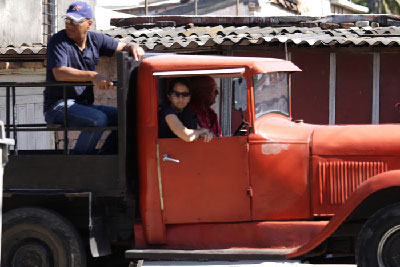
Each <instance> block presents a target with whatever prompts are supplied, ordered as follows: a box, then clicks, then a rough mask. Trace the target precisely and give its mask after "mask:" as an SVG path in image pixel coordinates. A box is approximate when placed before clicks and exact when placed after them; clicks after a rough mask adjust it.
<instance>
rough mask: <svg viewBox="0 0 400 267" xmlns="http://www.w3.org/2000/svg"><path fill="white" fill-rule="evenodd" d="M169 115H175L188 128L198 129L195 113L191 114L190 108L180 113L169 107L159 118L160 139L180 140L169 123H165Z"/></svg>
mask: <svg viewBox="0 0 400 267" xmlns="http://www.w3.org/2000/svg"><path fill="white" fill-rule="evenodd" d="M169 114H175V115H176V116H177V117H178V118H179V120H180V121H181V122H182V124H183V125H185V127H186V128H188V129H197V119H196V115H195V114H194V113H193V112H191V111H190V110H189V109H188V108H184V109H183V110H182V112H179V113H178V112H177V111H176V110H175V109H173V108H172V107H171V106H169V105H167V106H165V107H164V108H163V109H162V110H161V111H160V113H159V116H158V121H159V123H158V124H159V128H158V136H159V137H160V138H178V136H176V135H175V134H174V133H173V132H172V131H171V129H170V128H169V126H168V124H167V122H166V121H165V117H166V116H167V115H169Z"/></svg>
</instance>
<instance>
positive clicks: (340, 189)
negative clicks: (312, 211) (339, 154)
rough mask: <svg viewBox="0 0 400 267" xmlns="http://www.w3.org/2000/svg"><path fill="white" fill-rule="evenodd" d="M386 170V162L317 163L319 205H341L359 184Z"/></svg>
mask: <svg viewBox="0 0 400 267" xmlns="http://www.w3.org/2000/svg"><path fill="white" fill-rule="evenodd" d="M387 170H388V167H387V163H386V162H365V161H363V162H357V161H331V162H319V163H318V174H319V204H320V205H321V206H325V205H340V204H343V203H344V202H345V201H346V200H347V199H348V197H349V196H350V194H351V193H353V192H354V191H355V190H356V189H357V188H358V187H359V186H360V185H361V183H363V182H364V181H366V180H367V179H369V178H370V177H373V176H375V175H377V174H380V173H382V172H386V171H387Z"/></svg>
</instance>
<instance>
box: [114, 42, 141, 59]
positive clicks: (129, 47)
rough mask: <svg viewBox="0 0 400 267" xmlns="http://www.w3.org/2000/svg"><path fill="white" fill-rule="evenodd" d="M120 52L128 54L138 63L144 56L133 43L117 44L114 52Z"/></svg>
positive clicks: (139, 48)
mask: <svg viewBox="0 0 400 267" xmlns="http://www.w3.org/2000/svg"><path fill="white" fill-rule="evenodd" d="M120 51H126V52H128V53H129V54H130V55H132V56H133V58H134V59H135V60H136V61H139V60H140V59H141V58H142V57H143V56H144V50H143V48H141V47H140V46H138V45H137V44H134V43H128V44H126V43H122V42H119V43H118V47H117V49H116V51H115V52H120Z"/></svg>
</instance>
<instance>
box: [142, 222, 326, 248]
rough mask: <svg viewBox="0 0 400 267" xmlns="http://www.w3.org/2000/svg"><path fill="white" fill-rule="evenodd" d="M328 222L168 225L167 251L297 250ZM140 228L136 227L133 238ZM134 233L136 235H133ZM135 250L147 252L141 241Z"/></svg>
mask: <svg viewBox="0 0 400 267" xmlns="http://www.w3.org/2000/svg"><path fill="white" fill-rule="evenodd" d="M327 223H328V222H327V221H315V222H314V221H311V222H305V221H291V222H278V221H272V222H266V221H263V222H243V223H230V224H226V223H208V224H174V225H167V242H166V245H163V246H157V247H158V248H168V249H223V248H224V249H226V248H270V249H271V248H272V249H273V248H275V249H278V248H298V247H299V246H301V245H303V244H304V243H307V242H309V241H311V240H312V238H313V237H314V236H316V235H317V234H318V233H320V232H321V231H322V229H323V228H324V227H325V226H326V225H327ZM142 229H143V228H142V227H141V226H140V225H136V224H135V234H136V233H137V234H138V235H139V236H141V234H140V231H141V230H142ZM136 230H137V231H136ZM136 247H137V248H146V247H147V246H146V245H145V244H143V242H142V239H139V240H137V241H136Z"/></svg>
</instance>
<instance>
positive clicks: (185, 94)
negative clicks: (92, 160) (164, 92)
mask: <svg viewBox="0 0 400 267" xmlns="http://www.w3.org/2000/svg"><path fill="white" fill-rule="evenodd" d="M168 95H170V96H171V97H173V98H178V97H180V96H182V97H190V95H191V94H190V92H182V93H181V92H177V91H172V92H169V93H168Z"/></svg>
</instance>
